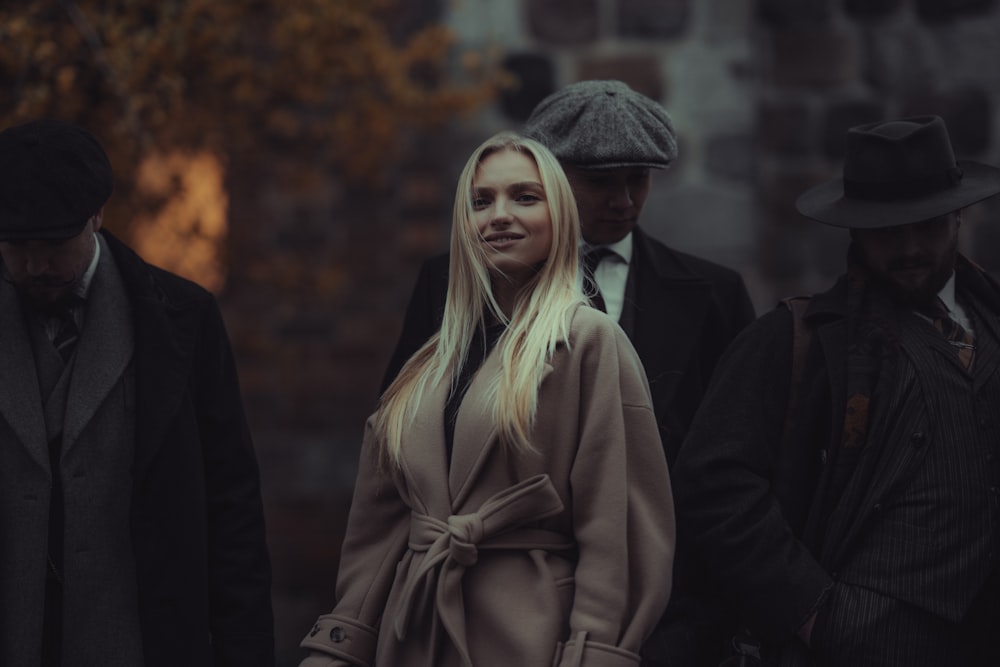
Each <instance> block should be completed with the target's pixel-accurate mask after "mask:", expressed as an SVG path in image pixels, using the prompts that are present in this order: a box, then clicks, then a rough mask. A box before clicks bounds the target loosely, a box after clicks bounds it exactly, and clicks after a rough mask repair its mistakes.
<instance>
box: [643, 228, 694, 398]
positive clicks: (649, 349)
mask: <svg viewBox="0 0 1000 667" xmlns="http://www.w3.org/2000/svg"><path fill="white" fill-rule="evenodd" d="M633 238H634V243H635V255H634V257H633V262H634V266H633V267H632V269H633V270H634V271H636V272H637V275H636V281H635V290H636V295H635V304H634V309H635V311H634V313H635V320H634V332H635V333H634V336H633V338H632V344H633V345H634V346H635V349H636V352H637V353H638V354H639V358H640V359H641V360H642V363H643V366H644V367H645V369H646V376H647V377H648V378H649V382H650V385H651V386H652V385H656V384H658V383H657V380H660V379H662V378H661V376H663V375H665V374H666V373H669V372H671V371H679V370H681V369H684V368H686V367H687V366H688V365H689V362H690V360H691V357H692V356H693V355H695V354H696V352H697V350H698V347H699V345H700V343H701V338H702V332H703V327H704V321H705V318H706V316H707V315H708V312H709V307H710V305H711V291H712V285H711V283H709V282H708V281H706V280H705V279H704V278H702V277H701V276H698V275H696V274H694V273H693V272H691V271H690V270H689V269H688V268H687V267H685V266H684V265H683V264H681V263H680V262H679V260H677V259H676V258H672V257H667V256H663V254H662V253H659V254H658V253H657V250H656V248H655V247H654V246H653V245H652V244H651V243H650V242H649V239H648V238H646V236H645V234H644V233H643V232H642V230H640V229H638V228H637V229H635V230H634V231H633ZM659 384H664V383H662V382H661V383H659ZM667 384H670V383H667ZM676 386H677V383H676V382H675V383H672V386H671V389H669V391H670V393H673V390H675V389H676ZM657 403H658V404H660V405H663V404H666V403H669V397H667V398H665V399H660V400H659V401H657Z"/></svg>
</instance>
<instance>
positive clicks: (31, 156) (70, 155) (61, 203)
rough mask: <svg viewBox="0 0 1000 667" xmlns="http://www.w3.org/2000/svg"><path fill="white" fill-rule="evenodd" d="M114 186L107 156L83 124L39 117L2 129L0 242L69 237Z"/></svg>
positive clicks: (102, 204)
mask: <svg viewBox="0 0 1000 667" xmlns="http://www.w3.org/2000/svg"><path fill="white" fill-rule="evenodd" d="M113 189H114V178H113V176H112V171H111V163H110V161H109V160H108V156H107V154H106V153H105V152H104V149H103V148H102V147H101V144H100V142H99V141H98V140H97V138H96V137H94V135H93V134H91V133H90V132H89V131H87V130H85V129H84V128H82V127H78V126H76V125H73V124H70V123H66V122H63V121H59V120H52V119H43V120H35V121H31V122H29V123H25V124H23V125H16V126H13V127H9V128H7V129H5V130H4V131H2V132H0V241H26V240H48V241H58V240H62V239H68V238H72V237H73V236H76V235H77V234H79V233H80V232H81V231H82V230H83V227H84V225H86V224H87V220H89V219H90V218H91V217H92V216H93V215H94V214H95V213H97V212H98V211H99V210H100V209H101V207H102V206H104V204H105V203H106V202H107V200H108V198H109V197H110V196H111V192H112V190H113Z"/></svg>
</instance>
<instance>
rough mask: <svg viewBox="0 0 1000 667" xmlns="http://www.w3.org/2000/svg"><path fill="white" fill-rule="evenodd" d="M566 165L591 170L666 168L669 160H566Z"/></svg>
mask: <svg viewBox="0 0 1000 667" xmlns="http://www.w3.org/2000/svg"><path fill="white" fill-rule="evenodd" d="M566 165H567V166H570V167H575V168H576V169H589V170H591V171H607V170H609V169H668V168H669V167H670V163H669V162H641V161H640V162H622V161H618V162H601V163H598V164H578V163H574V162H567V163H566Z"/></svg>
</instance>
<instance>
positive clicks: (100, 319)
mask: <svg viewBox="0 0 1000 667" xmlns="http://www.w3.org/2000/svg"><path fill="white" fill-rule="evenodd" d="M99 238H100V237H99ZM100 243H101V258H100V260H99V261H98V264H97V270H96V272H95V273H94V279H93V283H92V284H91V289H90V292H89V294H90V296H89V298H88V301H87V311H86V321H85V322H84V326H83V330H82V332H81V334H80V342H79V344H78V345H77V349H76V357H75V361H74V362H73V363H74V368H73V375H72V379H71V380H70V385H69V396H68V400H67V405H66V417H65V424H64V427H63V438H64V440H63V447H64V451H67V450H69V449H70V448H71V447H72V446H73V443H75V442H76V440H77V438H79V436H80V433H81V432H83V429H84V428H85V427H86V425H87V424H88V423H89V422H90V420H91V419H92V418H93V417H94V415H95V414H96V413H97V409H98V408H99V407H100V405H101V403H103V402H104V399H105V398H106V397H107V395H108V393H109V392H110V391H111V389H112V387H114V386H115V384H116V383H117V382H118V381H119V379H120V378H121V376H122V373H124V372H125V369H126V367H127V366H128V363H129V361H130V360H131V359H132V351H133V338H132V325H131V309H130V307H129V302H128V297H127V295H126V292H125V287H124V285H123V284H122V280H121V276H120V275H119V273H118V270H117V268H116V266H115V261H114V258H113V257H112V256H111V253H110V252H109V251H108V247H107V244H106V243H105V242H104V241H103V240H101V241H100Z"/></svg>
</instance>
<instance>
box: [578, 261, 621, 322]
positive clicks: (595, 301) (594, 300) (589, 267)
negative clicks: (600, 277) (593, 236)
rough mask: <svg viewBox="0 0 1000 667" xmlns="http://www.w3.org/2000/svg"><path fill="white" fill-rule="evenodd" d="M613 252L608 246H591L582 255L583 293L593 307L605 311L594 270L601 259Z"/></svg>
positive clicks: (605, 307) (606, 310)
mask: <svg viewBox="0 0 1000 667" xmlns="http://www.w3.org/2000/svg"><path fill="white" fill-rule="evenodd" d="M614 252H615V251H614V250H611V249H610V248H605V247H604V246H598V247H596V248H591V249H590V250H588V251H587V252H586V253H584V255H583V293H584V294H586V295H587V297H588V298H589V299H590V303H591V305H592V306H594V308H597V309H598V310H600V311H601V312H605V313H606V312H608V309H607V306H606V305H605V304H604V297H603V296H601V288H600V287H598V286H597V280H595V279H594V271H596V270H597V265H598V264H600V263H601V260H602V259H604V258H605V257H608V256H610V255H613V254H614Z"/></svg>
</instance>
